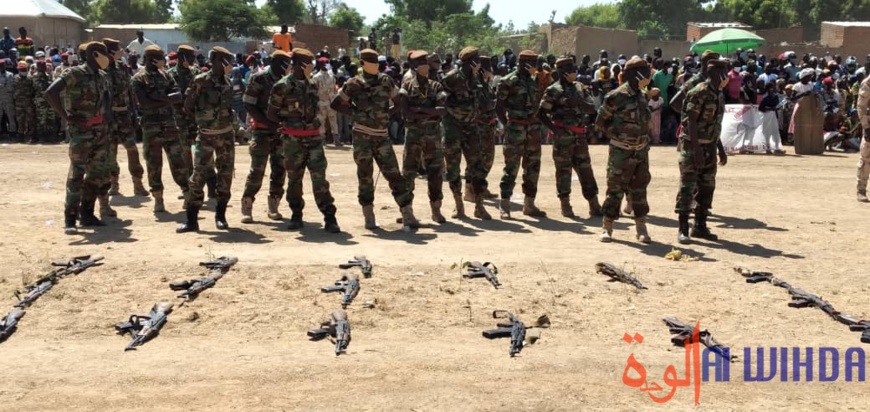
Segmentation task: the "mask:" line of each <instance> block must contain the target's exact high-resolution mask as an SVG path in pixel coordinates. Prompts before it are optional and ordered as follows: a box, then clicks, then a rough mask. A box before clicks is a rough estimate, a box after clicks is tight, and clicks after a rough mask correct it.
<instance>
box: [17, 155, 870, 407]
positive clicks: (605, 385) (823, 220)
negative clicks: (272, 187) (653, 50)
mask: <svg viewBox="0 0 870 412" xmlns="http://www.w3.org/2000/svg"><path fill="white" fill-rule="evenodd" d="M65 150H66V149H65V147H64V146H26V145H3V146H2V147H0V171H2V173H0V227H2V228H3V230H2V232H3V236H2V237H0V261H2V262H3V266H4V270H3V271H2V272H0V296H6V298H5V299H6V302H7V304H8V307H9V308H11V306H12V304H13V303H14V300H13V298H12V292H13V291H14V290H15V289H17V288H19V287H21V286H22V285H23V284H25V283H26V282H29V281H32V280H34V279H35V278H36V277H37V276H38V275H40V274H42V273H45V272H46V271H47V270H49V269H50V268H49V267H48V261H50V260H52V259H64V258H68V257H70V256H73V255H81V254H102V255H105V257H106V259H105V264H104V265H103V266H101V267H98V268H93V269H90V270H88V271H87V272H85V273H83V274H81V275H79V276H77V277H72V278H68V279H64V280H63V281H61V283H59V284H58V285H57V286H55V288H54V289H53V290H51V291H50V292H49V293H48V294H47V295H45V296H43V297H42V298H41V299H40V300H39V301H38V302H36V303H35V304H34V305H33V306H32V307H31V308H30V309H28V311H27V315H26V316H25V317H24V318H23V319H22V321H21V323H20V328H19V330H18V332H17V333H15V335H13V336H12V337H11V338H10V339H9V340H8V341H6V342H4V343H2V344H0V370H2V371H4V373H2V374H0V400H2V401H0V410H119V409H122V408H123V409H125V410H130V409H132V410H149V411H150V410H179V409H182V408H184V409H205V408H213V409H217V410H229V409H235V410H372V411H381V410H412V411H432V410H491V411H496V410H570V411H577V410H605V409H607V410H652V409H655V410H661V409H663V408H666V409H667V410H692V409H694V408H693V406H692V402H693V394H692V391H691V390H690V389H689V388H680V389H678V390H677V393H676V395H675V396H674V398H673V400H671V402H670V403H668V404H667V405H658V404H656V403H653V402H652V400H651V399H650V397H649V396H647V394H645V393H642V392H640V391H639V390H638V389H635V388H630V387H628V386H626V385H624V384H623V383H622V374H623V371H624V370H625V367H626V359H627V357H628V356H629V354H631V353H634V355H635V357H636V358H637V359H638V361H640V362H641V363H643V364H644V366H645V367H646V369H647V370H648V371H649V375H650V378H649V380H650V381H657V382H661V376H662V373H663V372H664V370H665V367H666V366H667V365H671V364H674V365H677V366H678V367H677V370H678V371H682V369H681V368H682V366H681V365H683V363H682V362H683V351H682V349H680V348H676V347H674V346H672V345H671V343H670V342H669V337H670V335H669V333H668V331H667V328H666V327H665V326H664V324H663V323H662V321H661V318H662V317H664V316H666V315H675V316H677V317H679V318H681V319H683V320H685V321H695V320H700V321H701V322H702V327H704V328H707V329H709V330H710V331H711V332H712V333H713V335H714V336H715V337H716V338H717V339H718V340H719V341H721V342H723V343H725V344H727V345H730V346H732V347H734V348H736V350H735V351H736V352H737V354H738V355H741V358H742V354H743V353H742V348H743V347H758V346H763V347H774V346H776V347H792V346H800V347H806V346H812V347H819V346H832V347H836V348H839V349H840V350H841V352H840V353H841V356H842V354H843V353H844V351H845V349H847V348H849V347H854V346H862V344H861V343H860V341H859V335H858V334H856V333H852V332H849V331H848V329H847V328H846V327H844V326H842V325H839V324H837V323H835V322H833V321H831V320H830V319H828V318H827V317H826V316H824V315H823V314H822V312H820V311H818V310H815V309H792V308H789V307H787V306H786V302H787V301H788V296H787V293H786V292H785V290H782V289H779V288H775V287H773V286H770V285H764V284H758V285H749V284H746V283H744V282H743V279H742V278H741V277H740V276H739V275H737V274H735V273H734V272H733V271H732V270H731V268H732V267H733V266H735V265H745V266H748V267H752V268H754V269H756V270H767V271H772V272H774V273H776V274H777V275H780V276H781V277H783V278H785V279H787V280H789V281H790V282H791V283H792V284H794V285H797V286H799V287H802V288H804V289H806V290H808V291H811V292H813V293H816V294H819V295H821V296H823V297H825V298H826V299H828V300H829V301H830V302H831V303H833V304H834V306H835V307H837V308H839V309H840V310H843V311H846V312H850V313H853V314H855V315H858V316H870V305H868V299H867V295H868V291H870V285H868V278H867V274H866V272H865V270H864V269H865V267H866V263H867V260H866V258H864V257H862V253H863V251H862V245H863V244H864V243H865V241H866V236H867V235H866V234H867V233H868V223H867V222H868V221H867V219H866V217H867V216H868V214H870V206H868V205H864V204H859V203H857V202H855V200H854V192H855V190H854V187H855V186H854V185H855V177H854V176H855V163H856V161H857V159H856V157H855V156H854V155H843V154H826V155H824V156H818V157H798V156H783V157H770V156H768V157H765V156H739V157H732V158H731V161H730V163H729V164H728V166H727V167H725V168H723V169H720V172H719V177H718V181H719V185H718V189H717V191H716V199H715V203H714V204H715V210H714V213H715V215H716V216H714V217H713V218H712V221H711V223H712V224H711V226H712V228H713V230H714V231H715V232H716V233H718V234H719V235H720V237H721V239H722V240H721V241H720V242H718V243H711V242H706V241H701V242H696V243H694V244H692V245H689V246H688V247H683V248H681V249H682V250H683V251H684V252H686V253H689V254H690V255H693V256H697V257H700V258H701V261H698V262H671V261H668V260H665V259H664V258H663V256H664V255H665V254H666V253H667V252H668V251H670V250H671V248H672V245H675V244H676V239H675V238H676V236H675V235H676V220H675V218H676V217H675V215H674V214H673V204H674V198H675V195H676V191H677V185H678V173H679V172H678V168H677V153H676V152H675V151H674V149H673V148H661V147H657V148H654V149H653V150H652V153H651V163H652V165H653V171H652V172H653V173H652V174H653V182H652V184H651V190H650V204H651V207H652V216H651V219H650V221H651V228H650V231H651V234H652V237H653V239H654V241H655V242H654V244H652V245H649V246H644V245H641V244H639V243H637V242H635V241H634V236H633V228H632V226H630V225H629V224H628V223H630V220H626V219H621V220H620V221H619V222H618V223H617V230H616V231H615V236H616V238H617V239H618V241H617V242H615V243H613V244H601V243H599V242H598V241H597V237H596V234H597V232H598V227H599V225H600V220H598V219H595V220H589V219H585V218H581V219H575V220H572V219H565V218H562V217H561V216H559V209H558V199H557V198H556V196H555V184H554V177H553V173H554V169H553V163H552V157H551V150H550V148H549V147H545V149H544V166H543V170H542V174H541V180H540V188H541V190H540V195H539V199H538V203H539V205H540V206H541V207H542V208H543V209H544V210H546V211H547V212H549V214H550V216H551V217H550V218H546V219H542V220H536V219H531V218H527V217H525V216H522V215H521V214H520V213H519V202H521V200H520V198H519V197H518V196H517V195H515V203H516V204H515V207H516V209H515V214H514V215H515V220H513V221H500V220H493V221H490V222H481V221H478V220H474V219H470V220H464V221H461V222H456V221H451V222H448V223H447V224H444V225H440V226H439V225H434V224H433V225H431V226H429V227H425V228H422V229H420V230H419V231H417V232H416V233H404V232H402V231H401V228H400V226H399V225H398V224H395V223H392V222H393V221H394V220H395V218H396V217H398V216H399V213H398V208H397V207H396V205H395V203H394V202H393V200H392V198H391V197H390V196H389V191H388V190H389V189H388V186H387V184H386V182H385V181H384V179H383V178H381V179H380V184H379V185H378V187H377V199H376V210H377V216H378V219H379V223H381V225H382V226H383V229H382V230H378V231H374V232H370V231H367V230H365V229H364V228H363V222H362V216H361V213H360V210H359V206H358V205H357V202H356V189H355V187H356V179H355V176H354V175H355V168H354V165H353V161H352V158H351V153H350V151H349V149H344V150H335V149H329V151H328V157H329V160H330V165H329V171H328V174H329V178H330V181H331V184H332V188H333V194H334V195H335V197H336V198H337V202H336V205H337V207H338V210H339V214H338V220H339V223H340V224H341V225H342V229H343V230H344V233H342V234H340V235H337V236H336V235H328V234H326V233H324V231H323V230H322V224H321V221H322V217H321V216H320V214H319V213H318V212H317V210H316V208H315V207H314V202H313V199H311V198H310V193H309V194H307V195H306V196H307V197H309V199H308V201H307V203H308V205H309V206H308V208H307V211H306V213H307V214H306V216H305V218H306V223H307V225H306V227H305V228H304V229H303V230H302V231H301V232H289V231H287V230H285V229H284V225H285V224H286V222H283V223H277V222H271V221H267V220H266V216H265V207H266V205H265V197H266V194H265V192H262V191H261V195H260V196H259V198H258V200H257V202H256V204H255V218H256V219H258V222H257V223H255V224H250V225H242V224H241V223H239V219H240V214H239V199H240V198H241V192H242V189H243V186H244V179H245V177H246V174H247V168H248V165H249V158H248V156H247V149H246V148H245V147H240V148H238V153H237V159H238V163H237V172H236V176H235V181H234V184H233V200H232V202H231V209H230V210H229V212H228V215H229V219H230V224H231V226H232V229H231V230H230V231H229V232H219V231H217V230H216V229H214V225H213V222H212V216H213V215H212V212H211V211H208V210H206V211H204V212H203V213H202V214H201V217H202V220H201V226H202V227H203V229H204V230H203V232H202V233H200V234H186V235H177V234H175V232H174V229H175V225H176V223H177V222H179V221H181V219H182V218H183V214H182V213H181V212H182V211H181V201H180V200H176V199H175V195H177V194H178V193H177V188H175V187H173V186H171V178H170V177H169V173H168V170H164V181H165V182H167V209H168V210H169V211H170V213H168V214H164V215H162V216H158V217H155V216H154V215H153V214H152V212H151V206H152V203H151V202H152V201H151V199H150V198H135V197H128V196H129V195H130V194H131V193H132V185H131V183H130V178H129V174H128V173H127V171H126V164H124V163H123V162H122V166H121V167H122V180H121V183H122V186H121V187H122V189H121V190H122V193H123V194H124V195H127V196H119V197H116V198H114V199H113V204H114V205H115V208H116V209H117V211H118V213H119V217H118V218H117V219H113V220H111V224H110V226H109V227H107V228H104V229H101V230H97V231H92V230H83V231H82V233H81V234H79V235H76V236H66V235H64V234H63V231H62V209H63V198H64V185H65V178H66V168H67V164H68V163H67V156H66V153H65ZM397 150H401V149H400V148H397ZM592 156H593V161H594V167H595V172H596V176H597V177H598V182H599V185H600V186H601V187H602V191H603V187H604V180H605V179H604V178H605V168H604V165H605V162H606V147H603V146H596V147H593V148H592ZM120 157H121V158H124V156H123V149H122V156H120ZM501 162H502V158H501V155H500V149H499V156H498V159H497V163H496V167H495V170H496V171H500V170H501ZM499 178H500V173H493V175H492V176H491V177H490V182H491V183H490V184H491V185H492V186H493V187H497V182H498V179H499ZM264 186H265V185H264ZM308 187H310V185H309V183H308V182H306V188H308ZM417 187H418V189H419V190H420V191H419V192H418V197H417V199H416V201H415V205H416V210H417V214H418V216H419V217H421V218H427V220H428V205H427V203H426V202H427V198H426V196H425V185H424V184H422V181H418V185H417ZM445 190H447V188H446V186H445ZM308 191H309V192H310V190H308ZM573 197H574V205H575V210H576V211H578V212H585V210H586V208H585V204H584V203H583V201H582V198H581V196H580V188H579V183H576V182H575V193H574V196H573ZM446 203H447V204H448V205H449V203H450V202H446ZM490 207H491V208H490V211H491V212H492V213H493V214H496V209H495V206H494V205H491V206H490ZM450 209H452V206H446V207H445V212H448V213H449V211H450ZM282 211H283V212H284V213H285V215H286V216H289V211H287V210H286V205H282ZM354 254H365V255H367V256H368V257H369V258H371V259H372V261H373V262H374V264H375V274H374V276H373V277H372V278H371V279H363V281H362V291H361V293H360V295H359V297H358V299H357V302H363V301H368V300H374V299H377V302H378V303H377V306H376V308H375V309H363V308H362V307H361V306H360V304H359V303H356V304H354V305H353V306H352V307H351V308H349V316H350V321H351V324H352V327H353V342H352V343H351V345H350V349H349V353H348V354H347V355H346V356H341V357H336V356H335V355H334V354H333V351H332V346H331V345H330V344H328V343H326V342H309V341H307V340H306V337H305V331H306V330H307V329H309V328H312V327H314V326H316V324H317V323H318V322H319V321H320V320H321V319H323V318H324V317H325V316H326V315H327V314H328V313H329V312H330V311H331V310H333V309H335V308H337V307H338V303H339V298H340V297H339V296H338V295H334V294H330V295H326V294H321V293H320V292H319V290H318V289H319V287H321V286H326V285H329V284H331V282H332V281H334V280H335V279H337V278H338V277H340V275H341V271H340V270H338V269H337V266H336V265H337V264H338V263H340V262H343V261H345V260H347V259H348V258H350V257H352V256H353V255H354ZM210 255H214V256H220V255H232V256H237V257H238V258H239V264H238V265H237V266H236V267H235V268H234V269H233V270H232V271H231V272H230V273H229V274H227V276H225V277H224V279H222V280H221V281H220V282H219V283H218V284H217V286H216V287H214V288H212V289H210V290H208V291H206V292H204V293H203V294H202V296H201V297H200V298H199V299H198V300H196V301H194V302H192V303H190V304H186V305H185V306H184V307H182V308H178V307H177V305H176V311H175V312H174V313H173V314H172V315H170V318H169V322H168V324H167V325H166V327H165V328H164V330H163V333H162V334H161V336H160V337H159V338H158V339H156V340H153V341H151V342H149V343H147V344H146V345H145V346H143V347H142V348H140V350H138V351H136V352H128V353H125V352H123V348H124V346H125V345H126V343H127V341H128V339H127V338H124V337H120V336H117V335H115V334H114V331H113V329H112V325H113V324H115V323H117V322H121V321H123V320H125V319H126V317H127V316H128V315H129V314H131V313H144V312H146V311H147V310H148V309H149V308H150V307H151V306H152V305H153V304H154V302H157V301H161V300H167V301H175V302H176V303H179V302H180V300H178V299H175V298H174V295H175V293H173V292H172V291H170V290H169V288H168V287H167V285H166V282H167V281H170V280H176V279H185V278H195V277H197V276H198V275H200V274H201V273H202V272H201V271H200V269H199V268H198V267H197V262H199V261H203V260H206V259H207V258H208V257H209V256H210ZM467 260H481V261H493V262H496V263H497V264H498V266H499V268H500V279H501V281H502V283H503V284H504V286H503V288H502V289H500V290H494V289H493V288H492V287H491V286H490V285H489V284H488V283H487V282H486V281H485V280H482V279H481V280H462V279H461V276H460V270H459V269H458V268H454V267H453V265H454V264H459V263H460V262H462V261H467ZM599 261H606V262H610V263H613V264H615V265H617V266H620V267H624V268H626V269H628V270H631V271H633V272H635V273H636V274H637V276H638V277H639V278H640V279H641V280H642V281H643V282H644V283H645V284H646V285H648V286H649V290H647V291H643V292H640V293H638V292H636V291H635V290H633V289H632V288H631V287H630V286H627V285H624V284H620V283H609V282H607V279H606V277H604V276H602V275H598V274H595V273H594V268H593V266H594V264H595V263H596V262H599ZM494 309H510V310H513V311H515V312H516V313H518V314H520V315H521V317H522V318H523V319H524V320H526V321H529V322H530V321H532V320H533V319H534V318H536V317H537V316H539V315H541V314H547V315H549V317H550V318H551V319H552V327H551V328H550V329H548V330H543V333H542V338H541V340H540V341H539V342H538V343H537V344H535V345H533V346H529V347H527V348H526V349H524V350H523V352H522V354H521V355H520V356H518V357H517V358H514V359H511V358H510V357H509V356H508V344H509V342H508V340H504V339H502V340H497V341H488V340H486V339H484V338H482V337H481V335H480V333H481V331H482V330H483V329H488V328H491V327H493V326H494V322H493V320H492V319H491V318H489V315H490V312H491V311H492V310H494ZM3 312H4V313H5V310H3ZM626 332H628V333H629V334H633V333H635V332H638V333H640V334H641V335H643V336H644V337H645V340H644V342H643V343H642V344H636V343H635V344H633V345H631V347H629V345H627V344H626V343H625V342H623V341H622V340H621V338H622V336H623V334H624V333H626ZM863 346H864V348H865V350H866V349H870V346H868V345H863ZM840 368H841V374H840V381H838V382H835V383H821V382H818V381H817V379H816V380H815V381H814V382H800V383H794V382H779V380H778V379H776V380H774V381H772V382H766V383H758V382H744V381H743V364H742V363H735V364H733V365H732V370H731V378H732V380H731V382H720V383H712V382H711V383H705V384H703V386H702V390H701V399H700V404H701V406H700V409H701V410H733V411H744V410H786V409H788V410H813V411H819V410H832V411H833V410H836V411H842V410H859V409H860V410H865V409H866V405H867V404H868V403H870V395H868V394H870V390H868V389H870V383H868V382H851V383H849V382H844V381H843V373H842V371H843V368H844V367H843V366H842V362H841V366H840ZM789 372H791V371H789ZM814 374H815V375H816V376H818V367H816V368H815V371H814ZM680 376H682V373H680Z"/></svg>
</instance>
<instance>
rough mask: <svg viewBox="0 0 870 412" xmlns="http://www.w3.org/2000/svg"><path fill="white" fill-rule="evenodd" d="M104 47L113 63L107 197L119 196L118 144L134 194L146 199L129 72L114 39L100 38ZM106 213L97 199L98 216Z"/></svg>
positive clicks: (105, 204)
mask: <svg viewBox="0 0 870 412" xmlns="http://www.w3.org/2000/svg"><path fill="white" fill-rule="evenodd" d="M103 44H104V45H106V49H107V50H108V51H109V57H110V58H111V60H112V62H111V63H109V67H108V68H106V74H107V75H108V77H109V85H110V90H111V93H112V101H111V104H112V116H110V117H111V118H110V119H109V121H110V124H109V162H110V163H111V164H112V187H111V188H110V189H109V194H110V195H117V194H118V193H119V187H118V177H119V176H120V174H121V168H120V166H119V165H118V144H122V145H124V150H126V152H127V168H128V170H129V171H130V176H132V177H133V193H134V194H135V195H136V196H148V191H147V190H145V186H144V185H143V184H142V177H143V176H144V175H145V169H143V168H142V163H140V162H139V148H138V147H136V140H135V138H136V136H135V132H134V131H133V128H134V127H133V116H132V113H133V97H132V94H131V92H132V90H131V88H130V80H131V76H130V69H129V68H128V67H127V65H125V64H124V63H122V62H121V56H122V55H123V53H124V52H123V51H122V50H121V46H120V44H119V42H118V41H117V40H114V39H103ZM103 211H106V212H107V213H108V215H109V216H112V211H111V208H110V207H109V199H108V197H105V198H104V197H100V215H103Z"/></svg>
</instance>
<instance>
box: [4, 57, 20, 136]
mask: <svg viewBox="0 0 870 412" xmlns="http://www.w3.org/2000/svg"><path fill="white" fill-rule="evenodd" d="M4 114H5V115H6V119H7V120H8V121H9V125H8V127H9V133H11V134H12V135H13V136H14V135H16V134H18V127H16V123H15V75H14V74H12V72H10V71H4V72H0V118H2V117H3V115H4Z"/></svg>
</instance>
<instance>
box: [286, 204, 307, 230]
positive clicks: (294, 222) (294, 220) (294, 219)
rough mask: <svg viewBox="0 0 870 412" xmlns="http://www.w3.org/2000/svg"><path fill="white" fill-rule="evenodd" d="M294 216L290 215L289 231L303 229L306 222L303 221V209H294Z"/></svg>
mask: <svg viewBox="0 0 870 412" xmlns="http://www.w3.org/2000/svg"><path fill="white" fill-rule="evenodd" d="M292 212H293V214H292V215H290V223H289V224H288V225H287V229H288V230H299V229H302V226H303V225H304V222H303V221H302V209H294V210H292Z"/></svg>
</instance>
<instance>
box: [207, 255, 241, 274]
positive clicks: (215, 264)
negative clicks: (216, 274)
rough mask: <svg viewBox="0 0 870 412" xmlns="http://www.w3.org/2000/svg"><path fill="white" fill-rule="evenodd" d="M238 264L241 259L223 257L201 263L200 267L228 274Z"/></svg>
mask: <svg viewBox="0 0 870 412" xmlns="http://www.w3.org/2000/svg"><path fill="white" fill-rule="evenodd" d="M236 263H239V258H234V257H228V256H221V257H219V258H217V259H215V260H211V261H208V262H200V263H199V265H200V266H205V267H206V268H207V269H208V270H220V271H221V273H227V271H228V270H230V268H231V267H233V265H235V264H236Z"/></svg>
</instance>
